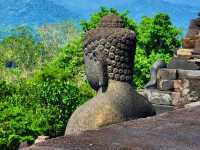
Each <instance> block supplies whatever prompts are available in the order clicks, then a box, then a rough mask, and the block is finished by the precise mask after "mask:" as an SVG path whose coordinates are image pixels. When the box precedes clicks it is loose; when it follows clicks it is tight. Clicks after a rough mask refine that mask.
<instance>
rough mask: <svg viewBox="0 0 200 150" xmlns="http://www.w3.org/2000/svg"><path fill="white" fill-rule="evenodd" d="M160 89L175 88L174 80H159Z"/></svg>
mask: <svg viewBox="0 0 200 150" xmlns="http://www.w3.org/2000/svg"><path fill="white" fill-rule="evenodd" d="M158 89H159V90H161V91H167V90H172V89H174V80H159V82H158Z"/></svg>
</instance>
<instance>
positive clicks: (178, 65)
mask: <svg viewBox="0 0 200 150" xmlns="http://www.w3.org/2000/svg"><path fill="white" fill-rule="evenodd" d="M167 68H168V69H185V70H199V69H200V65H199V64H197V63H196V62H190V61H188V60H186V59H180V58H174V59H173V60H172V61H171V62H170V63H169V64H168V65H167Z"/></svg>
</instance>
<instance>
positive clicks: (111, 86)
mask: <svg viewBox="0 0 200 150" xmlns="http://www.w3.org/2000/svg"><path fill="white" fill-rule="evenodd" d="M123 26H124V25H123V22H122V19H121V18H120V17H118V16H116V15H114V14H109V15H107V16H105V17H103V18H102V21H101V22H100V24H99V26H98V27H97V28H96V29H92V30H90V31H88V32H87V33H86V36H85V42H84V61H85V69H86V75H87V79H88V81H89V83H90V85H91V86H92V88H93V89H95V90H96V91H97V96H96V97H94V98H93V99H91V100H89V101H88V102H86V103H85V104H84V105H82V106H80V107H79V108H78V109H77V110H76V111H75V112H74V113H73V114H72V116H71V118H70V119H69V121H68V124H67V127H66V132H65V135H69V134H80V133H81V132H83V131H85V130H92V129H98V128H100V127H103V126H107V125H110V124H113V123H118V122H122V121H126V120H131V119H137V118H142V117H147V116H152V115H155V110H154V108H153V106H152V105H151V103H150V102H149V101H148V100H147V99H146V98H145V97H144V96H141V95H139V94H137V92H136V91H135V90H134V89H133V87H132V77H133V66H134V65H133V60H134V55H135V49H136V35H135V33H134V32H133V31H130V30H128V29H125V28H123Z"/></svg>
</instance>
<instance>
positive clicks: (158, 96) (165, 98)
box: [140, 89, 172, 106]
mask: <svg viewBox="0 0 200 150" xmlns="http://www.w3.org/2000/svg"><path fill="white" fill-rule="evenodd" d="M140 94H142V95H143V96H145V97H146V98H148V100H149V101H150V102H151V103H152V104H156V105H168V106H171V105H172V96H171V92H170V91H159V90H155V89H145V90H144V91H143V92H140Z"/></svg>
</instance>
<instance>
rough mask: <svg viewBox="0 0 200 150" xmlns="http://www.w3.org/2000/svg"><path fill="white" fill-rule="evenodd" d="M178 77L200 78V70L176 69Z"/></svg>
mask: <svg viewBox="0 0 200 150" xmlns="http://www.w3.org/2000/svg"><path fill="white" fill-rule="evenodd" d="M177 73H178V79H200V70H181V69H179V70H177Z"/></svg>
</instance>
